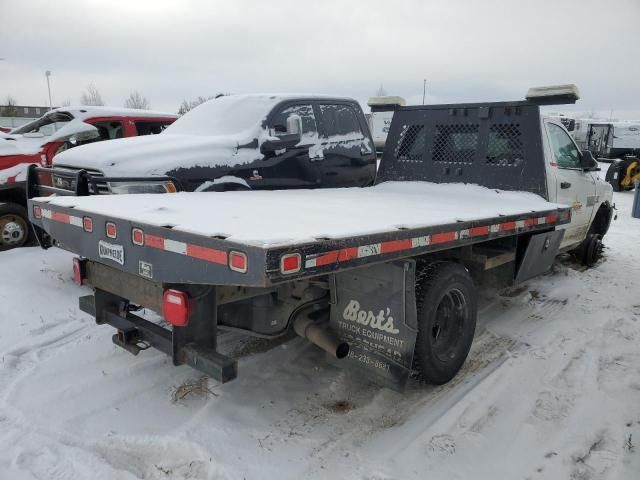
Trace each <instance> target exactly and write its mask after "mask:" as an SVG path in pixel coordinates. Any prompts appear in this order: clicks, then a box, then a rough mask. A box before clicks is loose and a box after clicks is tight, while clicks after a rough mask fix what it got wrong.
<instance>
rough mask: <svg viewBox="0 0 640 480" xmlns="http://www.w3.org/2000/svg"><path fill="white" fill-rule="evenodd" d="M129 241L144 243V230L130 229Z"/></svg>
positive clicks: (137, 243)
mask: <svg viewBox="0 0 640 480" xmlns="http://www.w3.org/2000/svg"><path fill="white" fill-rule="evenodd" d="M131 241H132V242H133V244H134V245H144V232H143V231H142V230H140V229H139V228H134V229H133V230H131Z"/></svg>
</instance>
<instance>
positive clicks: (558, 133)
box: [547, 123, 580, 168]
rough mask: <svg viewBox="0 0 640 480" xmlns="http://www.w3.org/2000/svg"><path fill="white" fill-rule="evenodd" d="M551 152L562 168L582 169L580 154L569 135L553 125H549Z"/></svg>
mask: <svg viewBox="0 0 640 480" xmlns="http://www.w3.org/2000/svg"><path fill="white" fill-rule="evenodd" d="M547 130H548V132H549V141H550V142H551V150H552V151H553V156H554V157H555V159H556V163H557V164H558V167H560V168H580V152H579V151H578V148H577V147H576V145H575V144H574V143H573V141H572V140H571V138H570V137H569V135H567V133H566V132H565V131H564V130H563V129H562V128H560V127H559V126H558V125H554V124H553V123H547Z"/></svg>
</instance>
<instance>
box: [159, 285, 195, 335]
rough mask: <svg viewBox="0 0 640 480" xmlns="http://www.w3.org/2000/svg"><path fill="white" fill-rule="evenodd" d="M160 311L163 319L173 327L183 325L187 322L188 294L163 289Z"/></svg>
mask: <svg viewBox="0 0 640 480" xmlns="http://www.w3.org/2000/svg"><path fill="white" fill-rule="evenodd" d="M162 313H163V315H164V319H165V320H166V321H167V322H169V323H170V324H171V325H173V326H174V327H185V326H187V325H188V324H189V295H187V294H186V293H184V292H181V291H179V290H173V289H169V290H165V292H164V297H163V302H162Z"/></svg>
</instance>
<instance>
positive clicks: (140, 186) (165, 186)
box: [109, 182, 177, 195]
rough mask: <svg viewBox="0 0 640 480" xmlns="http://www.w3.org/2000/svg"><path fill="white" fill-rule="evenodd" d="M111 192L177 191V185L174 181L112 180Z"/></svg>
mask: <svg viewBox="0 0 640 480" xmlns="http://www.w3.org/2000/svg"><path fill="white" fill-rule="evenodd" d="M109 188H110V190H111V193H113V194H115V195H122V194H125V193H175V192H176V191H177V189H176V186H175V185H174V184H173V183H172V182H111V183H109Z"/></svg>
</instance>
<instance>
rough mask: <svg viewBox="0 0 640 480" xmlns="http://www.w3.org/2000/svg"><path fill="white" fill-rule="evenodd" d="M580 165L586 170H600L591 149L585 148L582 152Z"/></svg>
mask: <svg viewBox="0 0 640 480" xmlns="http://www.w3.org/2000/svg"><path fill="white" fill-rule="evenodd" d="M580 166H581V167H582V170H584V171H585V172H597V171H599V170H600V168H599V167H598V161H597V160H596V159H595V157H594V156H593V153H591V151H589V150H583V151H582V152H581V153H580Z"/></svg>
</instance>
